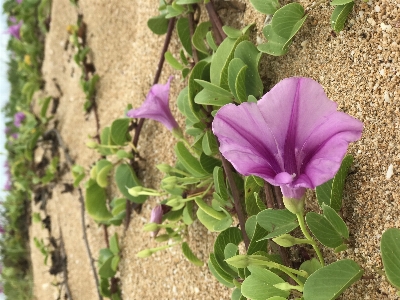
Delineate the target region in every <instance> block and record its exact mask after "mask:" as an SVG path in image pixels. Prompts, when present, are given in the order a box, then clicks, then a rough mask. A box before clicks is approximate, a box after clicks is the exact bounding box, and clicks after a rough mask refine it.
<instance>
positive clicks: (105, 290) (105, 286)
mask: <svg viewBox="0 0 400 300" xmlns="http://www.w3.org/2000/svg"><path fill="white" fill-rule="evenodd" d="M100 294H101V295H102V296H104V297H111V291H110V282H109V281H108V278H100Z"/></svg>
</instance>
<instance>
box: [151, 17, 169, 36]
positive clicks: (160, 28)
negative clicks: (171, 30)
mask: <svg viewBox="0 0 400 300" xmlns="http://www.w3.org/2000/svg"><path fill="white" fill-rule="evenodd" d="M168 23H169V21H168V19H166V18H165V14H163V15H159V16H157V17H152V18H150V19H149V20H148V21H147V26H148V27H149V28H150V30H151V31H153V32H154V33H155V34H158V35H162V34H165V33H167V31H168Z"/></svg>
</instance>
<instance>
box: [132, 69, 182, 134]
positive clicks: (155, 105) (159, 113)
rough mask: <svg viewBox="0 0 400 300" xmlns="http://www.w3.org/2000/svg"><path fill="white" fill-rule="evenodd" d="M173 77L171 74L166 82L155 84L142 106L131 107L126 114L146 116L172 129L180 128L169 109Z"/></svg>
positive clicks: (135, 116) (138, 116)
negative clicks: (170, 87)
mask: <svg viewBox="0 0 400 300" xmlns="http://www.w3.org/2000/svg"><path fill="white" fill-rule="evenodd" d="M172 78H173V77H172V76H171V77H170V78H169V79H168V81H167V83H166V84H155V85H153V86H152V87H151V89H150V91H149V93H148V94H147V97H146V100H145V101H144V102H143V104H142V106H141V107H140V108H137V109H131V110H130V111H128V112H127V114H126V115H127V116H128V117H130V118H145V119H152V120H155V121H158V122H161V123H162V124H164V126H165V127H167V128H168V130H171V131H172V130H173V129H176V128H178V123H177V122H176V121H175V119H174V117H173V116H172V113H171V111H170V109H169V86H170V82H171V80H172Z"/></svg>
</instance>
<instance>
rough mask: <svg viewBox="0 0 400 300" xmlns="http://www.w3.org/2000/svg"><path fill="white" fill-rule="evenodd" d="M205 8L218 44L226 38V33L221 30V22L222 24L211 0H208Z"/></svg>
mask: <svg viewBox="0 0 400 300" xmlns="http://www.w3.org/2000/svg"><path fill="white" fill-rule="evenodd" d="M206 9H207V13H208V16H209V18H210V21H211V24H212V26H213V28H214V33H215V40H216V43H217V44H218V45H219V44H221V43H222V41H223V40H224V39H225V38H226V34H225V32H224V31H223V30H222V26H223V24H222V21H221V19H220V18H219V15H218V13H217V12H216V10H215V6H214V2H213V0H210V2H208V3H207V4H206Z"/></svg>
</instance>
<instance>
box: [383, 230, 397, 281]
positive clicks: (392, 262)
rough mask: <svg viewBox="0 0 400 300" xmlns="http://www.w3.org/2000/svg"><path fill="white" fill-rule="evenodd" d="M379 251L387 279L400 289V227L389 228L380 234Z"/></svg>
mask: <svg viewBox="0 0 400 300" xmlns="http://www.w3.org/2000/svg"><path fill="white" fill-rule="evenodd" d="M381 252H382V261H383V266H384V267H385V273H386V277H387V279H388V280H389V282H390V283H391V284H393V285H394V286H395V287H396V288H397V289H400V229H397V228H390V229H388V230H386V231H385V232H384V233H383V234H382V240H381Z"/></svg>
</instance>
